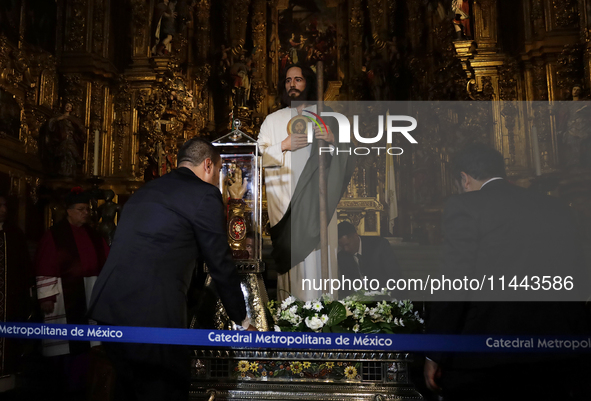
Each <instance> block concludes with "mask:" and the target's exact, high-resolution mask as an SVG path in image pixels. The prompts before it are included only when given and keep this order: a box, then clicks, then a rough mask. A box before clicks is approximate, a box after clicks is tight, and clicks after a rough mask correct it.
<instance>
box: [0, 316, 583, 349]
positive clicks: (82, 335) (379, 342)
mask: <svg viewBox="0 0 591 401" xmlns="http://www.w3.org/2000/svg"><path fill="white" fill-rule="evenodd" d="M0 337H7V338H28V339H60V340H74V341H114V342H126V343H144V344H179V345H190V346H195V347H226V348H268V349H306V350H332V349H340V350H358V351H390V352H393V351H405V352H429V351H431V352H433V351H435V352H560V353H580V352H590V351H591V336H514V335H513V336H498V335H495V336H486V335H477V336H472V335H470V336H466V335H438V334H363V333H357V334H345V333H285V332H256V331H224V330H192V329H168V328H158V327H129V326H95V325H71V324H42V323H0Z"/></svg>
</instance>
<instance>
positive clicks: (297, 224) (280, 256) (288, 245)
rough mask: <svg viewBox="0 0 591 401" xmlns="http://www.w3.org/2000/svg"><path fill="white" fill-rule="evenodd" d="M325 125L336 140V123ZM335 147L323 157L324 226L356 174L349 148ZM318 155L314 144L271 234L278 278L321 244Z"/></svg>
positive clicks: (316, 144) (328, 122) (316, 145)
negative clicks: (333, 150) (284, 209)
mask: <svg viewBox="0 0 591 401" xmlns="http://www.w3.org/2000/svg"><path fill="white" fill-rule="evenodd" d="M326 111H330V110H326ZM327 125H328V126H329V127H330V129H331V131H332V132H333V135H334V136H335V139H336V138H338V125H337V124H336V120H335V119H334V118H327ZM335 147H336V148H337V149H338V150H339V151H341V153H339V154H338V155H337V151H336V150H335V152H334V154H333V156H330V155H328V154H327V153H323V157H324V156H326V157H327V165H328V166H329V167H328V176H327V185H326V187H327V188H326V189H327V191H326V193H327V201H326V204H327V216H328V221H327V223H330V219H331V217H332V215H333V213H334V211H335V210H336V208H337V205H338V203H339V201H340V200H341V197H342V196H343V193H344V192H345V190H346V189H347V185H348V184H349V180H350V179H351V176H352V175H353V171H354V170H355V156H350V155H349V154H348V153H345V151H349V150H350V144H347V143H342V144H339V143H338V142H337V143H335ZM318 151H319V149H318V141H317V140H314V142H313V143H312V149H311V151H310V158H309V159H308V161H307V163H306V165H305V166H304V170H303V171H302V175H301V176H300V178H299V180H298V182H297V184H296V187H295V190H294V194H293V196H292V198H291V202H290V204H289V206H288V208H287V211H286V212H285V215H284V216H283V218H282V219H281V220H279V222H278V223H277V224H275V225H274V226H273V227H271V230H270V233H271V241H272V243H273V251H272V253H271V256H272V257H273V259H274V260H275V264H276V269H277V272H278V273H280V274H284V273H286V272H288V271H289V270H290V269H291V268H292V267H293V266H295V265H297V264H298V263H300V262H302V261H303V260H304V259H305V258H306V256H308V255H309V254H310V252H312V251H313V250H314V249H315V248H316V247H317V246H318V244H319V243H320V224H319V221H320V204H319V187H320V184H319V174H318V164H319V160H318ZM292 216H295V218H292ZM292 234H293V236H294V238H297V241H295V243H292Z"/></svg>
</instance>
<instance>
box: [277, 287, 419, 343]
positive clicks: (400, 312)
mask: <svg viewBox="0 0 591 401" xmlns="http://www.w3.org/2000/svg"><path fill="white" fill-rule="evenodd" d="M388 295H389V293H386V292H371V293H363V294H354V295H350V296H348V297H346V298H345V299H343V300H339V301H333V300H332V299H331V298H330V296H328V295H326V294H325V295H323V296H322V297H320V298H318V299H315V300H313V301H307V302H302V301H300V300H297V299H296V298H294V297H293V296H290V297H288V298H287V299H285V300H284V301H283V302H281V305H280V306H279V307H277V305H278V304H277V302H275V301H270V302H269V304H268V305H267V307H268V309H269V311H270V312H271V315H272V316H273V319H274V321H275V325H274V328H275V331H299V332H302V331H303V332H305V331H313V332H325V333H330V332H351V333H358V332H361V333H386V334H393V333H413V332H418V331H420V329H421V327H422V325H423V323H424V321H423V319H422V318H421V317H420V315H419V313H418V312H417V311H414V310H413V304H412V302H411V301H409V300H404V301H398V300H377V299H376V297H378V296H379V297H384V296H388Z"/></svg>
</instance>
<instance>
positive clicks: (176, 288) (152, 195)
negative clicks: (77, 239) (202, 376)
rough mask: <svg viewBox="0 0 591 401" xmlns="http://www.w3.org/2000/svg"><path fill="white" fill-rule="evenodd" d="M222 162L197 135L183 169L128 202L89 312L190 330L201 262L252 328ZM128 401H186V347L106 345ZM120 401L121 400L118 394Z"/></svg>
mask: <svg viewBox="0 0 591 401" xmlns="http://www.w3.org/2000/svg"><path fill="white" fill-rule="evenodd" d="M221 166H222V161H221V158H220V155H219V153H218V151H217V150H216V149H215V148H214V147H213V146H212V145H211V143H209V142H207V141H205V140H203V139H200V138H193V139H190V140H189V141H187V142H186V143H185V144H184V145H183V146H182V147H181V149H180V150H179V153H178V169H176V170H173V171H172V172H170V173H168V174H166V175H164V176H163V177H161V178H159V179H157V180H154V181H151V182H149V183H148V184H146V185H145V186H144V187H142V188H141V189H139V190H138V191H137V192H136V193H135V194H134V195H133V196H132V197H131V198H130V199H129V201H128V202H127V203H126V204H125V207H124V209H123V213H122V215H121V220H120V222H119V224H118V226H117V231H116V233H115V237H114V239H113V245H112V248H111V253H110V254H109V258H108V260H107V263H106V264H105V266H104V268H103V271H102V273H101V275H100V276H99V278H98V280H97V282H96V285H95V287H94V290H93V294H92V299H91V302H90V304H91V306H90V315H91V316H92V318H94V319H95V320H97V321H98V322H99V323H101V324H111V325H122V326H145V327H168V328H186V327H187V305H186V302H187V291H188V289H189V284H190V282H191V278H192V277H193V273H194V270H195V266H196V260H197V258H198V257H202V258H203V259H204V260H205V262H206V263H207V265H208V267H209V273H210V275H211V277H212V278H213V280H214V283H215V285H216V288H217V290H218V293H219V296H220V298H221V300H222V303H223V305H224V307H225V309H226V312H227V313H228V315H229V317H230V318H231V319H232V320H233V321H234V322H236V323H237V324H238V325H240V324H241V325H242V326H243V327H244V328H245V329H247V330H256V329H255V328H254V327H253V326H251V325H250V322H249V320H248V318H247V314H246V307H245V303H244V297H243V295H242V292H241V290H240V282H239V277H238V274H237V272H236V268H235V265H234V263H233V261H232V256H231V252H230V247H229V245H228V242H227V237H226V225H225V215H224V206H223V202H222V195H221V193H220V190H219V189H218V188H217V186H216V185H217V184H218V181H219V172H220V169H221ZM105 346H106V347H107V352H108V354H110V356H111V358H112V360H113V363H114V365H115V369H116V372H117V378H118V381H117V386H116V392H118V393H119V394H120V396H121V394H124V398H123V399H141V400H163V399H167V400H186V399H188V391H189V387H188V384H189V372H190V370H189V368H190V365H189V358H188V350H187V348H186V347H183V346H176V345H147V344H114V343H113V344H105ZM116 398H117V397H116Z"/></svg>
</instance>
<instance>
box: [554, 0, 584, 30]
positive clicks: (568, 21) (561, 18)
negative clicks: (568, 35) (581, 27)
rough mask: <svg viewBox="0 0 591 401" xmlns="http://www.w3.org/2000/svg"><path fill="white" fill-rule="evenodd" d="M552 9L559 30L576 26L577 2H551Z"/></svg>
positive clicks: (577, 19)
mask: <svg viewBox="0 0 591 401" xmlns="http://www.w3.org/2000/svg"><path fill="white" fill-rule="evenodd" d="M552 7H553V8H554V15H555V17H556V25H557V26H558V27H560V28H569V27H574V26H576V25H578V22H579V11H578V7H577V0H553V1H552Z"/></svg>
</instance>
